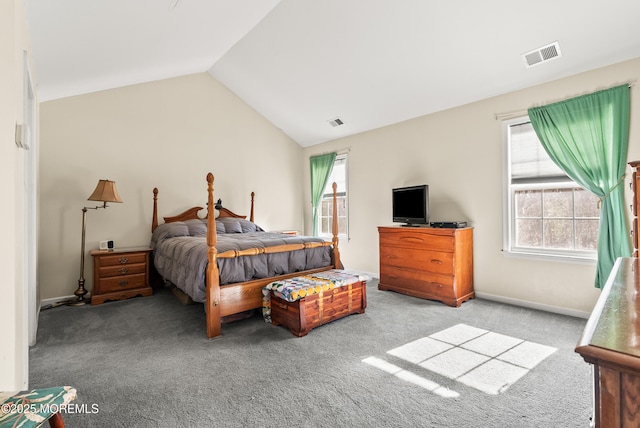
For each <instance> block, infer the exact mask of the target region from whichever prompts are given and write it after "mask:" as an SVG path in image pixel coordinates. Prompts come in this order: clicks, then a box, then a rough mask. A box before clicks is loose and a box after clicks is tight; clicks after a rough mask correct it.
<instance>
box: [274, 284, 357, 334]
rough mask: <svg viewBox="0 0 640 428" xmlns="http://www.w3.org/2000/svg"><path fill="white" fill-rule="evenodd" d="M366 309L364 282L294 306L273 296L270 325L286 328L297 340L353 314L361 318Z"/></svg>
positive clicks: (320, 294)
mask: <svg viewBox="0 0 640 428" xmlns="http://www.w3.org/2000/svg"><path fill="white" fill-rule="evenodd" d="M366 307H367V283H366V282H365V281H360V282H356V283H354V284H349V285H345V286H343V287H337V288H334V289H333V290H329V291H324V292H321V293H318V294H314V295H311V296H306V297H304V298H302V299H300V300H296V301H295V302H288V301H286V300H283V299H281V298H279V297H277V296H274V295H272V296H271V323H272V324H273V325H282V326H284V327H287V328H288V329H289V330H291V332H292V333H293V334H295V335H296V336H298V337H302V336H306V335H307V334H308V333H309V330H311V329H312V328H315V327H319V326H321V325H323V324H327V323H329V322H331V321H335V320H337V319H339V318H343V317H346V316H347V315H351V314H362V313H364V310H365V308H366Z"/></svg>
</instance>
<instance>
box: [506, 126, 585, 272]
mask: <svg viewBox="0 0 640 428" xmlns="http://www.w3.org/2000/svg"><path fill="white" fill-rule="evenodd" d="M526 122H530V119H529V116H528V115H523V116H519V117H514V118H510V119H505V120H503V121H502V124H501V127H502V155H503V162H502V172H503V180H502V184H503V197H502V201H503V206H502V219H503V221H502V226H503V230H502V253H503V255H505V256H510V257H522V258H530V259H544V260H552V261H568V262H576V263H587V264H595V263H596V261H597V251H596V250H593V251H590V250H567V249H554V248H529V247H518V246H516V204H515V194H516V191H517V190H525V189H536V190H538V189H539V190H548V189H572V188H582V187H581V186H580V185H579V184H578V183H576V182H574V181H573V180H571V179H558V180H552V181H549V180H540V181H539V182H531V183H526V184H512V183H511V144H510V138H509V137H510V133H509V128H510V127H511V126H513V125H517V124H523V123H526ZM574 207H575V205H574ZM574 213H575V210H574ZM543 218H544V217H543ZM573 221H574V222H575V215H574V216H573Z"/></svg>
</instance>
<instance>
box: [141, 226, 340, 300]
mask: <svg viewBox="0 0 640 428" xmlns="http://www.w3.org/2000/svg"><path fill="white" fill-rule="evenodd" d="M216 230H217V244H216V249H217V250H218V253H222V252H225V251H228V250H243V249H247V248H266V247H271V246H275V245H283V244H295V243H304V242H309V241H314V242H322V239H321V238H314V237H309V236H291V235H286V234H282V233H271V232H264V231H263V230H262V229H261V228H260V227H259V226H256V225H255V224H254V223H251V222H249V221H248V220H243V219H228V218H224V219H219V220H216ZM206 232H207V223H206V221H204V220H188V221H185V222H174V223H166V224H162V225H159V226H158V227H157V228H156V230H155V231H154V232H153V236H152V238H151V248H152V249H153V263H154V265H155V267H156V269H157V270H158V272H159V273H160V275H162V277H163V278H164V279H165V280H166V281H169V282H171V283H172V284H174V285H175V286H176V287H178V288H180V289H181V290H182V291H184V292H185V293H186V294H188V295H189V296H190V297H191V298H192V299H193V300H194V301H196V302H204V301H205V300H206V296H205V289H206V284H205V272H206V269H207V264H208V260H207V250H208V247H207V242H206ZM217 263H218V269H219V270H220V284H221V285H224V284H232V283H236V282H244V281H249V280H252V279H257V278H269V277H273V276H277V275H281V274H284V273H293V272H299V271H302V270H306V269H315V268H320V267H325V266H329V265H330V264H331V248H330V247H318V248H309V249H304V250H296V251H290V252H285V253H275V254H258V255H254V256H242V257H234V258H230V259H218V260H217Z"/></svg>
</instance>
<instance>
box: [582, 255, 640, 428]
mask: <svg viewBox="0 0 640 428" xmlns="http://www.w3.org/2000/svg"><path fill="white" fill-rule="evenodd" d="M576 352H577V353H579V354H580V355H581V356H582V357H583V358H584V360H585V361H586V362H588V363H591V364H593V377H594V378H593V381H594V406H595V409H594V418H595V419H594V421H595V426H596V427H598V428H604V427H616V428H618V427H639V426H640V409H639V406H640V404H639V403H640V265H639V264H638V259H637V258H635V257H634V258H621V259H618V261H617V262H616V264H615V265H614V268H613V271H612V274H611V276H609V279H608V281H607V284H606V285H605V286H604V288H603V289H602V294H601V295H600V298H599V299H598V302H597V303H596V306H595V308H594V309H593V312H592V313H591V317H590V318H589V321H588V322H587V325H586V327H585V330H584V333H583V335H582V338H581V339H580V342H578V346H577V347H576Z"/></svg>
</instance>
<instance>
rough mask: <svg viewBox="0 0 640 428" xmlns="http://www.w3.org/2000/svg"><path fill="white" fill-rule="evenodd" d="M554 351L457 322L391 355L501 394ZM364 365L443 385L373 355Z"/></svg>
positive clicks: (425, 384) (419, 382)
mask: <svg viewBox="0 0 640 428" xmlns="http://www.w3.org/2000/svg"><path fill="white" fill-rule="evenodd" d="M556 350H557V349H556V348H553V347H551V346H546V345H541V344H538V343H534V342H529V341H525V340H522V339H518V338H515V337H511V336H506V335H504V334H500V333H495V332H491V331H488V330H483V329H481V328H476V327H472V326H468V325H466V324H457V325H454V326H452V327H450V328H447V329H445V330H442V331H439V332H437V333H434V334H432V335H430V336H428V337H423V338H421V339H418V340H415V341H413V342H409V343H407V344H405V345H402V346H399V347H397V348H394V349H391V350H389V351H387V354H389V355H392V356H394V357H397V358H400V359H402V360H404V361H407V362H409V363H412V364H416V365H417V366H419V367H421V368H423V369H427V370H429V371H431V372H433V373H437V374H439V375H441V376H444V377H447V378H449V379H453V380H456V381H458V382H460V383H462V384H465V385H467V386H470V387H472V388H475V389H478V390H480V391H482V392H485V393H487V394H491V395H498V394H501V393H503V392H505V391H506V390H507V389H508V388H509V387H510V386H511V385H513V384H514V383H516V382H517V381H518V380H519V379H521V378H522V377H523V376H525V375H526V374H527V373H528V372H529V370H531V369H533V368H534V367H535V366H536V365H538V364H539V363H540V362H541V361H543V360H544V359H545V358H547V357H548V356H549V355H551V354H553V353H554V352H555V351H556ZM362 361H363V362H365V363H367V364H370V365H372V366H374V367H377V368H379V369H381V370H384V371H386V372H387V373H391V374H393V375H395V376H397V377H398V378H400V379H404V380H406V381H409V382H411V383H414V384H417V385H420V386H422V387H424V388H425V389H428V390H430V391H434V392H436V391H437V390H438V387H440V385H439V384H437V383H435V382H432V381H430V380H428V379H426V378H424V377H422V376H419V375H417V374H415V373H412V372H409V371H407V370H404V369H402V368H400V367H398V366H396V365H394V364H392V363H389V362H387V361H385V360H383V359H380V358H375V357H369V358H366V359H364V360H362ZM440 388H442V387H440ZM444 389H446V388H444ZM455 394H456V395H455V396H458V395H459V394H458V393H455ZM443 396H444V395H443Z"/></svg>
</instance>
